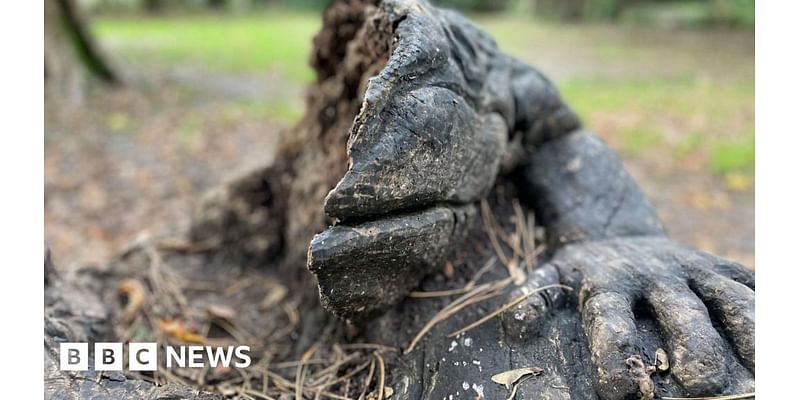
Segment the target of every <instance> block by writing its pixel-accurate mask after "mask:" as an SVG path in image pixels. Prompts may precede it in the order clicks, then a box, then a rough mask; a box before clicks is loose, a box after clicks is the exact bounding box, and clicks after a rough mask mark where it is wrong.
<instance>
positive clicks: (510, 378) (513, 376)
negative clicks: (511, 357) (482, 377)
mask: <svg viewBox="0 0 800 400" xmlns="http://www.w3.org/2000/svg"><path fill="white" fill-rule="evenodd" d="M543 371H544V370H543V369H541V368H539V367H526V368H517V369H512V370H510V371H505V372H501V373H499V374H495V375H492V382H494V383H497V384H500V385H505V387H506V389H511V387H512V386H513V385H514V384H516V383H517V382H519V380H520V379H522V378H523V377H525V376H528V375H531V376H538V375H541V373H542V372H543Z"/></svg>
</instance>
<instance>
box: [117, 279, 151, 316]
mask: <svg viewBox="0 0 800 400" xmlns="http://www.w3.org/2000/svg"><path fill="white" fill-rule="evenodd" d="M117 290H119V292H120V293H122V294H123V295H125V297H126V298H127V304H125V310H123V311H122V322H123V323H124V324H129V323H130V322H131V321H133V319H134V318H135V317H136V314H138V313H139V310H141V309H142V306H144V301H145V299H146V294H145V291H144V286H142V283H141V282H139V281H138V280H136V279H125V280H123V281H122V282H120V283H119V285H118V286H117Z"/></svg>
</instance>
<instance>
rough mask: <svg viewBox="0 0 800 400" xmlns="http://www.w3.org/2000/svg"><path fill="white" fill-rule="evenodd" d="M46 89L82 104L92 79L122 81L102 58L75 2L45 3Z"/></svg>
mask: <svg viewBox="0 0 800 400" xmlns="http://www.w3.org/2000/svg"><path fill="white" fill-rule="evenodd" d="M44 27H45V28H44V73H45V88H46V90H48V91H50V92H51V93H53V94H55V95H59V96H63V97H65V98H67V99H69V100H70V101H74V102H81V101H82V100H83V98H84V96H85V92H86V90H87V85H88V83H89V81H90V80H91V79H97V80H99V81H101V82H103V83H107V84H117V83H119V82H120V80H119V77H118V76H117V74H116V72H115V71H114V70H113V69H112V68H111V66H110V65H109V64H108V62H107V61H106V59H105V58H104V57H103V55H102V54H101V52H100V51H99V48H98V47H97V44H96V43H95V40H94V37H92V35H91V33H90V32H89V30H88V28H87V25H86V20H85V19H84V18H83V16H82V15H81V14H80V12H79V10H78V7H77V5H76V4H75V1H73V0H45V2H44Z"/></svg>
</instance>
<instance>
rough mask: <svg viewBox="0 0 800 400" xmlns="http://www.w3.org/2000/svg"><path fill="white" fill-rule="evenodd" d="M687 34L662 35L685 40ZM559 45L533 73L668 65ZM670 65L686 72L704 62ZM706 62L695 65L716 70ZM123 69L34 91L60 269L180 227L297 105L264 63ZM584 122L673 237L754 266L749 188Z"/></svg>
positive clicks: (602, 117) (100, 259) (620, 122)
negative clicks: (78, 100) (245, 67)
mask: <svg viewBox="0 0 800 400" xmlns="http://www.w3.org/2000/svg"><path fill="white" fill-rule="evenodd" d="M615 34H618V33H615ZM720 36H722V37H720ZM702 37H706V38H707V40H709V41H711V42H712V43H715V42H713V41H715V40H716V41H719V40H724V39H725V38H724V35H719V34H710V35H705V36H702ZM694 39H696V38H694ZM694 39H693V37H692V36H691V35H690V36H689V37H688V38H685V37H679V36H678V37H676V38H674V40H677V41H684V42H686V43H687V45H691V46H694V43H693V40H694ZM642 40H644V39H642ZM659 40H662V41H664V40H665V39H659ZM737 40H738V39H737ZM744 40H752V38H751V37H749V36H747V35H745V36H744ZM512 45H513V44H512ZM712 45H713V44H712ZM699 48H700V50H697V51H702V47H701V46H700V47H699ZM569 49H570V48H565V47H564V46H557V45H553V46H547V47H546V48H539V49H537V50H536V52H535V54H534V53H533V52H532V53H531V56H530V58H534V57H535V58H536V60H538V64H539V65H542V68H543V69H544V70H545V72H548V71H558V72H557V73H554V74H553V75H555V77H556V79H557V80H558V81H559V82H560V81H561V79H567V78H574V77H576V76H577V77H586V76H595V75H597V74H598V73H602V71H605V70H613V71H614V72H613V73H614V74H619V73H620V72H619V71H620V68H615V67H614V65H623V64H624V65H627V67H626V69H625V70H626V71H628V72H625V73H626V74H627V73H629V74H633V75H636V74H647V73H653V74H662V73H664V72H663V70H669V71H672V72H674V71H675V69H674V68H673V69H670V68H668V66H667V67H664V66H663V65H660V66H658V68H656V67H654V66H653V64H652V63H647V62H641V59H647V57H645V56H642V57H643V58H641V59H639V58H635V57H634V58H632V59H629V60H627V61H626V60H625V59H624V58H619V57H617V58H615V57H611V58H607V57H606V58H598V59H596V60H591V62H589V63H588V64H587V62H585V61H586V60H585V59H583V60H582V61H584V62H581V63H576V62H574V61H575V60H576V59H578V58H581V57H582V54H581V53H580V51H578V52H577V53H576V52H575V50H574V48H572V50H569ZM112 50H113V49H112ZM745 50H746V49H745ZM515 51H519V50H515ZM531 51H532V50H531ZM736 51H741V50H736ZM112 53H113V51H112ZM637 60H638V61H637ZM673 61H674V62H675V63H677V64H675V65H678V64H679V65H680V67H679V68H683V69H686V70H692V69H693V68H694V69H698V68H701V69H702V68H705V67H704V66H702V65H698V63H697V62H695V63H687V62H686V60H684V59H680V60H673ZM740 61H741V60H740ZM726 62H727V61H725V59H724V58H723V59H722V61H720V64H725V63H726ZM742 62H744V63H747V62H748V60H747V59H745V60H743V61H742ZM569 65H573V67H572V68H570V67H568V66H569ZM587 65H588V66H587ZM591 65H594V66H596V67H591ZM718 67H719V66H718V65H710V66H708V67H707V70H705V72H706V73H707V74H717V73H718V72H717V68H718ZM723 67H724V65H723ZM676 68H678V67H676ZM124 69H125V71H124V74H125V76H126V77H127V78H126V81H127V85H126V86H125V87H123V88H119V89H113V90H106V89H102V88H97V89H95V90H94V91H93V93H92V95H91V96H89V97H88V99H87V100H86V102H85V103H84V104H82V105H72V104H65V103H62V102H59V101H55V100H54V99H51V98H47V97H46V98H45V236H46V239H47V241H48V244H49V245H50V246H51V249H52V251H53V254H54V257H55V261H56V263H57V264H58V265H60V267H62V268H70V267H75V266H82V265H87V264H96V265H102V264H104V263H106V262H107V261H108V260H109V259H110V257H111V256H112V255H113V254H114V253H115V252H117V251H118V250H119V249H120V248H121V247H122V246H124V245H125V244H126V243H128V242H129V241H130V240H131V239H133V238H135V237H136V236H137V235H140V234H143V233H145V232H149V233H151V234H159V233H165V232H167V233H168V232H174V231H177V230H179V229H180V228H181V227H183V226H185V224H186V223H187V221H188V216H189V212H190V211H191V209H192V207H193V206H194V205H196V204H197V202H198V201H199V199H200V197H201V195H202V193H203V192H204V191H205V190H207V189H208V188H210V187H212V186H213V185H215V184H217V183H219V182H220V181H222V180H223V179H225V178H226V177H230V176H233V175H235V174H237V173H239V172H243V171H246V170H248V169H250V168H252V167H255V166H257V165H261V164H263V163H266V162H269V161H270V160H272V158H273V157H274V151H275V145H276V143H277V140H278V136H279V134H280V132H281V131H282V130H284V129H285V128H287V127H288V126H290V125H291V120H292V119H293V118H294V116H293V115H292V113H286V112H283V111H281V109H280V107H278V106H276V105H275V104H276V103H275V102H274V101H275V99H280V100H281V101H288V102H290V103H292V104H295V105H298V107H301V105H302V101H303V93H304V85H303V84H302V83H299V82H295V81H292V80H288V79H283V77H282V76H281V75H280V74H279V73H276V72H274V71H273V72H265V73H245V72H230V71H229V72H224V71H223V72H221V71H217V70H209V69H206V68H204V67H203V66H201V65H196V64H189V65H186V64H182V65H180V64H173V65H153V66H143V65H141V64H140V65H132V64H129V65H125V67H124ZM632 70H635V71H634V72H631V71H632ZM723 70H724V68H723ZM598 71H600V72H598ZM746 73H749V70H748V69H746ZM299 109H302V108H299ZM276 110H277V111H276ZM579 111H580V108H579ZM746 111H747V112H750V113H752V110H746ZM287 114H288V115H287ZM632 118H634V119H635V118H636V117H635V116H634V117H632ZM745 118H748V116H745ZM749 118H751V119H752V116H750V117H749ZM588 120H589V122H591V123H594V124H595V125H594V126H592V127H591V128H593V129H594V130H595V131H596V132H598V134H600V136H602V137H603V138H604V139H606V140H607V141H608V142H609V143H610V144H611V145H612V147H615V148H617V149H620V150H621V154H622V155H623V158H624V160H625V162H626V165H627V166H628V168H629V169H630V171H631V172H632V173H633V174H634V176H635V177H636V178H637V179H638V181H639V182H640V183H641V184H642V186H643V187H644V188H645V191H646V192H647V193H648V194H649V195H650V196H651V198H652V199H653V201H654V203H655V204H656V206H657V208H658V210H659V212H660V215H661V216H662V218H663V219H664V220H665V222H666V225H667V227H668V229H669V230H670V232H671V233H672V235H673V236H674V237H676V238H677V239H678V240H680V241H682V242H685V243H688V244H691V245H693V246H695V247H698V248H700V249H703V250H708V251H712V252H715V253H717V254H719V255H722V256H725V257H728V258H731V259H734V260H737V261H739V262H742V263H743V264H745V265H747V266H749V267H752V268H754V267H755V261H754V251H755V250H754V238H755V232H754V223H755V211H754V193H753V189H752V185H731V184H730V179H727V178H728V177H726V176H723V175H721V174H719V173H717V172H714V171H711V170H710V169H709V168H708V166H707V164H706V163H704V162H703V160H701V159H700V158H699V156H698V157H693V156H691V155H690V156H688V157H681V158H675V157H672V156H671V155H670V154H667V152H665V151H661V150H660V149H659V146H658V145H657V144H656V145H653V146H650V148H648V149H646V150H645V151H623V150H624V149H625V148H626V146H627V144H626V141H625V140H624V138H621V137H619V136H616V135H615V133H614V132H615V131H616V130H618V128H619V127H620V126H625V121H626V120H625V116H622V117H621V116H620V115H618V114H614V113H608V114H604V113H603V112H602V111H598V112H595V113H593V115H591V117H590V118H589V119H588ZM721 122H722V121H721ZM662 123H666V124H670V123H671V122H669V121H667V122H663V121H662ZM709 123H710V124H713V123H715V121H713V120H712V121H711V122H709ZM677 126H678V127H679V128H680V127H681V126H682V125H681V124H680V123H677Z"/></svg>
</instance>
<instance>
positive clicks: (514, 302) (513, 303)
mask: <svg viewBox="0 0 800 400" xmlns="http://www.w3.org/2000/svg"><path fill="white" fill-rule="evenodd" d="M556 287H557V288H561V289H564V290H572V288H571V287H569V286H566V285H561V284H558V283H555V284H552V285H545V286H542V287H540V288H536V289H535V290H533V291H531V292H530V293H527V294H523V295H521V296H519V297H517V298H516V299H514V300H512V301H511V302H509V303H506V304H504V305H503V306H501V307H500V308H498V309H496V310H494V311H492V312H491V313H489V314H487V315H486V316H484V317H483V318H481V319H479V320H477V321H475V322H473V323H471V324H469V325H467V326H465V327H463V328H461V329H459V330H457V331H455V332H453V333H450V334H449V335H447V337H453V336H458V335H460V334H462V333H464V332H466V331H468V330H470V329H472V328H475V327H477V326H479V325H482V324H483V323H485V322H486V321H489V320H490V319H492V318H494V317H496V316H498V315H500V314H501V313H503V312H504V311H506V310H508V309H510V308H511V307H514V306H516V305H517V304H519V303H521V302H522V301H523V300H525V299H527V298H528V297H530V296H532V295H534V294H536V293H538V292H541V291H543V290H547V289H552V288H556Z"/></svg>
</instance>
